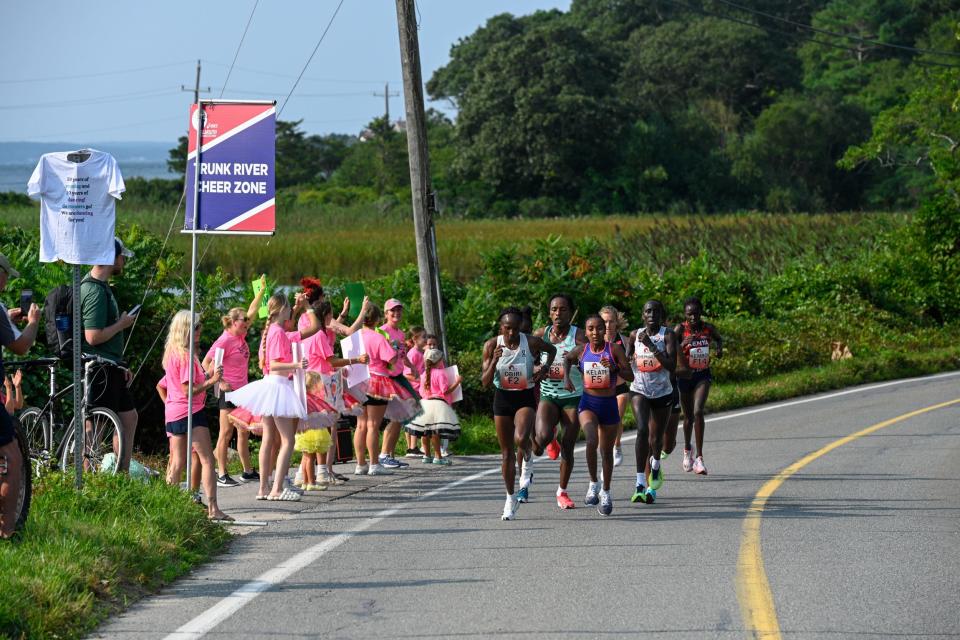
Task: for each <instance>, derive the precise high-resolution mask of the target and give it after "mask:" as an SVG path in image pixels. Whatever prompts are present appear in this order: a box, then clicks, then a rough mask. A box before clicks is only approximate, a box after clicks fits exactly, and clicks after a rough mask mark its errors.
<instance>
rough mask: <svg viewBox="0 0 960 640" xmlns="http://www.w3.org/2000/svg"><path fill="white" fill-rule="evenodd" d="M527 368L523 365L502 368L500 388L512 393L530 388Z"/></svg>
mask: <svg viewBox="0 0 960 640" xmlns="http://www.w3.org/2000/svg"><path fill="white" fill-rule="evenodd" d="M528 386H529V381H528V380H527V371H526V368H525V367H523V366H521V365H516V364H508V365H506V366H505V367H501V368H500V388H502V389H509V390H511V391H523V390H524V389H526V388H528Z"/></svg>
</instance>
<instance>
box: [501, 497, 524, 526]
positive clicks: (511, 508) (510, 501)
mask: <svg viewBox="0 0 960 640" xmlns="http://www.w3.org/2000/svg"><path fill="white" fill-rule="evenodd" d="M519 504H520V503H519V502H517V497H516V496H507V501H506V502H505V503H504V505H503V515H502V516H500V519H501V520H513V518H514V516H516V515H517V507H518V506H519Z"/></svg>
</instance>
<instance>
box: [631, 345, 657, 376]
mask: <svg viewBox="0 0 960 640" xmlns="http://www.w3.org/2000/svg"><path fill="white" fill-rule="evenodd" d="M634 357H635V358H636V363H637V371H640V372H641V373H653V372H654V371H659V370H660V369H662V368H663V365H662V364H660V361H659V360H657V358H656V356H654V355H653V352H652V351H650V349H648V348H647V345H645V344H641V345H640V349H639V350H638V351H637V353H636V355H635V356H634Z"/></svg>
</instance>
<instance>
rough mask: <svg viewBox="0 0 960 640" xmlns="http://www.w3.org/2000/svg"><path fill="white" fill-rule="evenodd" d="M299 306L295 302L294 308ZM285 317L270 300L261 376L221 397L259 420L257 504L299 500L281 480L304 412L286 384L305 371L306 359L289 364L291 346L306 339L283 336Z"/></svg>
mask: <svg viewBox="0 0 960 640" xmlns="http://www.w3.org/2000/svg"><path fill="white" fill-rule="evenodd" d="M300 300H301V297H300V296H298V305H299V304H300ZM307 313H309V314H311V315H312V314H313V313H314V311H313V309H310V308H308V309H307ZM291 316H292V309H291V307H290V303H289V302H288V301H287V297H286V296H285V295H284V294H282V293H275V294H273V295H272V296H270V300H269V301H268V302H267V322H266V326H265V327H264V340H263V341H262V342H261V347H260V361H261V363H262V365H263V371H264V374H265V375H264V377H263V378H262V379H260V380H257V381H256V382H252V383H250V384H248V385H246V386H244V387H243V388H241V389H239V390H237V391H230V392H227V400H228V401H229V402H232V403H234V404H235V405H237V406H238V407H243V408H245V409H246V410H247V411H249V412H250V413H251V414H253V415H259V416H262V420H263V442H262V443H261V446H260V492H259V493H258V494H257V500H290V501H295V500H299V499H300V494H299V493H297V492H296V491H292V490H290V489H289V488H286V487H284V480H285V479H286V477H287V472H288V471H289V469H290V457H291V455H292V454H293V444H294V435H295V431H296V424H295V421H296V419H303V418H306V417H307V408H306V407H305V406H304V404H303V400H302V399H301V398H299V397H298V396H297V394H296V392H295V391H294V389H293V380H292V379H291V378H292V375H293V372H294V371H296V370H297V369H304V368H306V359H305V358H304V359H303V360H302V361H300V362H293V356H292V347H291V341H292V340H299V339H301V338H304V337H308V336H307V335H304V334H303V332H300V331H290V332H285V331H284V330H283V326H284V323H285V322H287V321H288V320H289V319H290V318H291ZM318 327H319V323H317V322H316V321H314V322H312V323H311V327H310V329H309V330H308V333H309V332H311V331H312V332H315V331H316V329H317V328H318ZM277 439H279V440H280V446H279V448H277V449H276V450H277V454H276V455H277V458H276V461H275V462H276V467H275V468H274V461H273V460H271V451H272V450H273V449H274V446H275V444H274V443H275V441H276V440H277ZM271 471H273V472H274V478H273V487H272V489H271V488H270V487H269V486H268V485H267V480H268V478H269V477H270V473H271ZM268 492H269V493H268Z"/></svg>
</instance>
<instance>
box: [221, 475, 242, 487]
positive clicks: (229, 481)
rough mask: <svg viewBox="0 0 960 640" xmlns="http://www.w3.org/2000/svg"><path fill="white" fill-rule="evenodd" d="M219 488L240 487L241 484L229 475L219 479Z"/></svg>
mask: <svg viewBox="0 0 960 640" xmlns="http://www.w3.org/2000/svg"><path fill="white" fill-rule="evenodd" d="M217 486H218V487H239V486H240V483H239V482H237V481H236V480H234V479H233V478H231V477H230V474H229V473H225V474H223V475H222V476H218V477H217Z"/></svg>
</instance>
